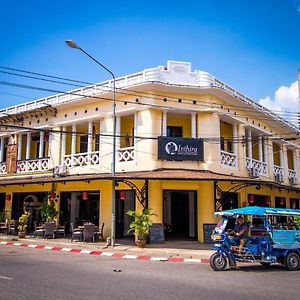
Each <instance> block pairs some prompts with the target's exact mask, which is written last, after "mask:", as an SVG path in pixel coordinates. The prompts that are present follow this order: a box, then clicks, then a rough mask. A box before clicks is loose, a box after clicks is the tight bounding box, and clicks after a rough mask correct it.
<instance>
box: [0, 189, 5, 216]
mask: <svg viewBox="0 0 300 300" xmlns="http://www.w3.org/2000/svg"><path fill="white" fill-rule="evenodd" d="M5 197H6V194H5V193H0V212H2V211H4V210H5Z"/></svg>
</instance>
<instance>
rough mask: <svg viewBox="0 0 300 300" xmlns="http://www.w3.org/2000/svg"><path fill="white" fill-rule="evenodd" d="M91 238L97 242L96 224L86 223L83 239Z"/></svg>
mask: <svg viewBox="0 0 300 300" xmlns="http://www.w3.org/2000/svg"><path fill="white" fill-rule="evenodd" d="M89 239H91V240H92V241H93V242H95V225H94V224H84V225H83V241H84V242H86V241H87V240H89Z"/></svg>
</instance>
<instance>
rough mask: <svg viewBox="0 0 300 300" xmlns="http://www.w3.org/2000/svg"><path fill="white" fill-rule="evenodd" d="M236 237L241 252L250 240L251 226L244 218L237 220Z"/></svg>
mask: <svg viewBox="0 0 300 300" xmlns="http://www.w3.org/2000/svg"><path fill="white" fill-rule="evenodd" d="M233 231H234V237H235V238H236V239H237V240H238V241H239V243H240V245H239V252H241V250H242V248H244V247H245V244H246V242H247V240H248V239H249V235H248V232H249V226H248V224H247V223H246V222H245V220H244V218H243V217H242V216H239V217H238V218H237V224H236V225H235V226H234V228H233Z"/></svg>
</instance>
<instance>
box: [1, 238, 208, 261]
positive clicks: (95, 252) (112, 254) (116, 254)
mask: <svg viewBox="0 0 300 300" xmlns="http://www.w3.org/2000/svg"><path fill="white" fill-rule="evenodd" d="M0 245H4V246H20V247H27V248H35V249H45V250H53V251H64V252H72V253H81V254H91V255H99V256H109V257H117V258H125V259H138V260H148V261H162V262H185V263H208V262H209V259H208V258H202V259H200V258H182V257H152V256H147V255H131V254H124V253H121V252H107V251H99V250H83V249H72V248H63V247H52V246H45V245H35V244H26V243H15V242H0Z"/></svg>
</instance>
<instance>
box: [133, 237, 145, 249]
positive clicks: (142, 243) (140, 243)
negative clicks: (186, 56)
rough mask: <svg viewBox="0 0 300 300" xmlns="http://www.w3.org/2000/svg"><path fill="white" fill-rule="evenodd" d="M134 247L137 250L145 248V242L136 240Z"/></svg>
mask: <svg viewBox="0 0 300 300" xmlns="http://www.w3.org/2000/svg"><path fill="white" fill-rule="evenodd" d="M135 243H136V245H137V246H138V247H139V248H145V245H146V241H145V240H142V239H138V240H136V242H135Z"/></svg>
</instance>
